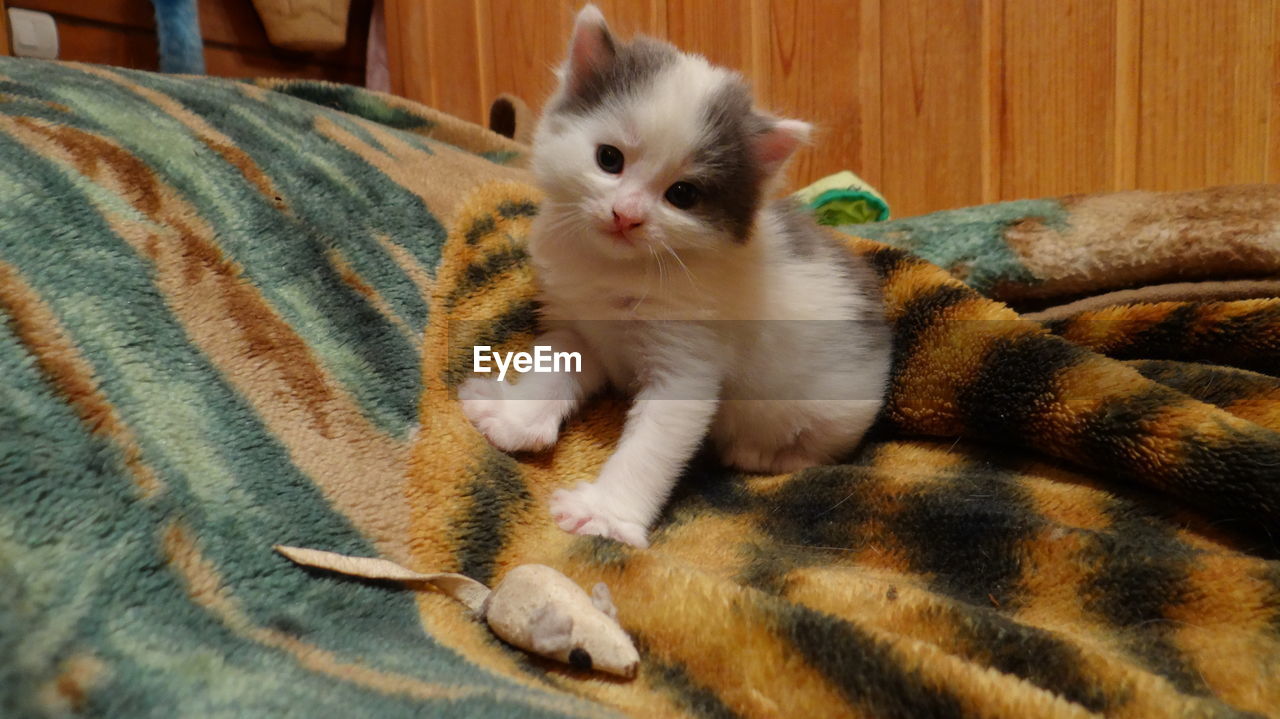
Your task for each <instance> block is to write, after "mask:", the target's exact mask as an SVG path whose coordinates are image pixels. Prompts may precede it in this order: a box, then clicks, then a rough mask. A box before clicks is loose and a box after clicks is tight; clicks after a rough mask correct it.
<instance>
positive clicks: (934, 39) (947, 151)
mask: <svg viewBox="0 0 1280 719" xmlns="http://www.w3.org/2000/svg"><path fill="white" fill-rule="evenodd" d="M982 5H983V3H982V2H981V1H980V0H929V2H911V3H906V4H903V3H900V2H894V1H893V0H885V2H884V3H883V5H882V6H881V19H882V23H881V28H882V31H881V32H882V35H881V52H882V56H881V77H882V83H881V108H882V119H881V122H882V130H881V132H882V149H881V151H882V152H883V154H884V159H883V166H884V179H883V180H882V181H881V184H880V189H881V191H882V192H883V193H885V195H886V197H888V198H889V201H890V203H891V204H892V205H893V207H894V211H895V213H896V214H897V215H900V216H901V215H913V214H917V213H920V212H927V211H930V210H936V209H942V208H948V207H960V206H964V205H972V204H976V203H979V202H982V200H983V194H982V164H983V159H982V153H983V132H982V129H983V128H982V126H983V123H982V118H983V93H982V81H981V77H982V73H983V71H984V64H983V51H982V35H983V28H982V22H983V13H982ZM888 18H892V19H893V21H892V22H886V20H887V19H888Z"/></svg>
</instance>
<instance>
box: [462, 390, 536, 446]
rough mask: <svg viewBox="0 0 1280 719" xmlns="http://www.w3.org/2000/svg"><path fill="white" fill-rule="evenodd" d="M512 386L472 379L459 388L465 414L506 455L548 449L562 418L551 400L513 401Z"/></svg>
mask: <svg viewBox="0 0 1280 719" xmlns="http://www.w3.org/2000/svg"><path fill="white" fill-rule="evenodd" d="M510 395H511V385H508V384H506V383H505V382H498V381H496V380H491V379H485V378H483V377H473V378H471V379H469V380H467V381H466V382H463V383H462V385H461V386H459V387H458V400H459V402H460V403H461V404H462V413H463V414H464V415H466V417H467V419H469V420H471V424H473V425H475V427H476V429H478V430H480V432H481V433H482V434H483V435H484V436H485V437H487V438H488V439H489V441H490V442H492V443H493V445H494V446H495V447H497V448H498V449H501V450H502V451H504V452H521V451H526V450H530V451H532V450H540V449H546V448H547V447H550V446H551V445H553V444H555V441H556V436H557V435H559V434H560V415H559V414H558V412H557V408H558V407H557V404H556V403H555V402H553V401H551V400H537V399H510V398H509V397H510Z"/></svg>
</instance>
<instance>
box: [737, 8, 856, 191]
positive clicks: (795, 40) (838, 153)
mask: <svg viewBox="0 0 1280 719" xmlns="http://www.w3.org/2000/svg"><path fill="white" fill-rule="evenodd" d="M766 8H767V15H766V17H765V18H764V22H762V23H760V24H761V26H762V27H763V28H764V31H763V35H764V37H765V38H766V40H767V47H766V48H765V50H766V58H765V63H764V66H763V68H761V71H760V72H761V77H757V78H756V85H757V87H758V89H759V90H763V91H764V92H763V95H764V98H765V99H764V100H763V102H762V104H764V105H765V107H766V108H767V109H770V110H773V111H775V112H777V113H779V114H781V115H784V116H790V117H796V118H801V119H804V120H807V121H809V122H812V123H814V125H815V127H816V133H815V135H814V145H813V147H810V148H807V149H805V150H803V151H801V152H800V153H799V154H798V156H797V157H796V159H795V161H794V163H793V165H792V167H791V175H792V177H793V178H796V181H797V182H800V181H802V180H800V179H799V178H806V179H807V178H812V177H822V176H824V175H829V174H831V173H833V172H839V171H840V170H845V169H853V170H855V171H856V172H858V173H859V174H861V175H863V176H864V177H865V178H866V179H867V180H868V181H869V182H878V181H879V178H880V163H879V160H880V158H879V143H880V126H879V118H880V93H879V86H878V83H877V84H874V85H873V84H872V83H870V82H868V80H877V81H878V79H879V67H878V64H879V42H878V38H874V41H873V42H872V43H870V44H866V43H862V42H858V38H857V36H856V35H855V36H854V37H849V36H846V35H845V34H843V33H831V32H826V31H825V28H830V27H842V28H859V27H863V26H864V24H865V25H866V26H874V25H873V23H872V22H869V21H868V20H867V18H866V13H869V12H876V11H877V10H878V9H879V8H878V3H875V2H861V3H858V2H850V1H849V0H817V1H815V2H806V3H797V2H794V1H792V0H771V1H770V2H768V3H766Z"/></svg>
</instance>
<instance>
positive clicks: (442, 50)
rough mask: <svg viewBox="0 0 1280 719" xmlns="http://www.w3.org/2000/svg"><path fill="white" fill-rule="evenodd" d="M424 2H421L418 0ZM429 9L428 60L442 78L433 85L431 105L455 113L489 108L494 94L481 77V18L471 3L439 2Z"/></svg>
mask: <svg viewBox="0 0 1280 719" xmlns="http://www.w3.org/2000/svg"><path fill="white" fill-rule="evenodd" d="M415 4H420V3H415ZM426 7H427V11H428V20H427V28H426V30H427V35H426V37H424V38H423V44H424V45H426V46H427V58H428V59H427V61H428V62H429V63H431V67H434V68H436V71H437V73H438V74H439V75H440V78H441V79H440V81H439V82H436V83H435V84H434V85H433V86H432V93H431V106H432V107H437V108H440V109H441V110H444V111H445V112H450V113H453V114H455V115H466V114H470V113H472V112H476V113H482V114H481V115H480V116H481V117H483V116H484V115H483V113H484V112H486V110H487V107H488V103H489V100H490V98H487V97H485V95H484V83H483V82H482V81H481V66H480V63H479V62H478V58H479V56H480V36H479V35H478V22H479V18H478V17H477V15H476V12H475V9H474V8H473V7H472V6H471V4H470V3H464V2H437V3H431V4H429V5H427V6H426Z"/></svg>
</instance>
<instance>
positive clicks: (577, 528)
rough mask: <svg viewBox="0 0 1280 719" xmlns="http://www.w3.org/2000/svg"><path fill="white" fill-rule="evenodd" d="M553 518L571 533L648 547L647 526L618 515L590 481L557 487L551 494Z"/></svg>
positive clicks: (598, 488) (602, 493) (607, 498)
mask: <svg viewBox="0 0 1280 719" xmlns="http://www.w3.org/2000/svg"><path fill="white" fill-rule="evenodd" d="M551 517H552V519H554V520H555V522H556V524H557V525H558V526H559V527H560V528H561V529H563V530H564V531H566V532H569V533H570V534H581V535H595V536H599V537H608V538H609V539H614V540H617V541H619V542H623V543H625V544H630V545H631V546H633V547H639V548H641V549H644V548H645V547H648V546H649V540H648V536H647V535H648V532H647V530H646V529H645V527H644V525H643V524H640V523H638V522H633V521H630V520H627V519H623V518H622V517H620V516H618V512H617V511H616V509H615V508H614V507H613V506H611V504H610V500H609V497H608V496H606V495H605V494H604V492H602V491H601V490H600V487H599V486H597V485H595V484H592V483H589V482H579V483H578V486H576V487H574V488H573V489H558V490H556V491H555V493H553V494H552V495H551Z"/></svg>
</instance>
